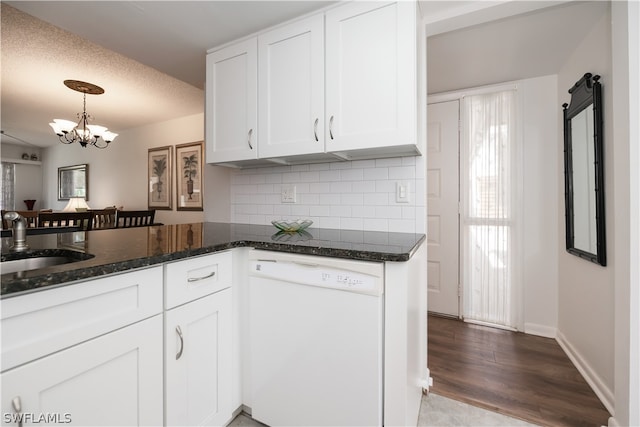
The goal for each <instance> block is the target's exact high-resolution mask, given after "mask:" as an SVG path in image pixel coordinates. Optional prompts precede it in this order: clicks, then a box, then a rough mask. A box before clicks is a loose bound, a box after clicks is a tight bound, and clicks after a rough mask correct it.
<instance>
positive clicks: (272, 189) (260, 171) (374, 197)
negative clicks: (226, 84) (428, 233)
mask: <svg viewBox="0 0 640 427" xmlns="http://www.w3.org/2000/svg"><path fill="white" fill-rule="evenodd" d="M397 182H406V183H408V184H409V191H410V201H409V203H397V202H396V196H395V192H396V183H397ZM424 183H425V168H424V157H422V156H418V157H396V158H388V159H377V160H358V161H346V162H333V163H319V164H310V165H295V166H275V167H266V168H253V169H242V170H234V171H233V172H232V174H231V209H232V210H231V220H232V221H233V222H238V223H247V224H271V221H272V220H274V219H298V218H309V219H311V220H313V221H314V225H313V226H314V227H318V228H341V229H348V230H372V231H396V232H405V233H424V232H425V223H426V214H425V185H424ZM286 185H295V187H296V193H297V200H296V203H294V204H291V203H282V202H281V192H282V188H283V186H286Z"/></svg>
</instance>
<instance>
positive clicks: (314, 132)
mask: <svg viewBox="0 0 640 427" xmlns="http://www.w3.org/2000/svg"><path fill="white" fill-rule="evenodd" d="M319 120H320V119H316V121H315V122H314V123H313V136H315V137H316V142H318V141H319V139H318V121H319Z"/></svg>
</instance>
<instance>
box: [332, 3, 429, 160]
mask: <svg viewBox="0 0 640 427" xmlns="http://www.w3.org/2000/svg"><path fill="white" fill-rule="evenodd" d="M415 7H416V6H415V3H414V2H408V1H398V2H394V3H386V4H384V3H377V2H352V3H349V4H347V5H345V6H341V7H337V8H335V9H333V10H330V11H328V12H327V14H326V44H327V45H326V117H327V124H326V135H327V138H326V149H327V151H331V152H336V151H337V152H339V151H342V150H352V149H361V148H375V147H387V146H396V145H406V144H415V143H416V141H415V135H416V99H417V98H416V10H415Z"/></svg>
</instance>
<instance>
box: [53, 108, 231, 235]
mask: <svg viewBox="0 0 640 427" xmlns="http://www.w3.org/2000/svg"><path fill="white" fill-rule="evenodd" d="M119 134H120V135H119V136H118V138H116V140H115V141H114V142H112V143H111V145H110V146H109V147H108V148H106V149H104V150H99V149H95V148H91V147H87V148H82V147H80V146H79V145H77V144H73V145H63V144H58V145H55V146H54V147H51V148H48V149H46V150H45V153H44V156H45V159H46V161H45V162H44V163H43V172H44V191H43V192H44V197H45V200H44V203H43V205H41V206H42V207H46V208H52V209H54V210H59V209H63V208H64V207H65V205H66V202H65V201H58V200H57V196H56V195H57V171H58V167H60V166H69V165H76V164H82V163H87V164H88V165H89V200H88V204H89V206H91V207H92V208H96V209H99V208H103V207H105V206H112V205H116V206H123V207H124V209H127V210H135V209H147V195H148V194H147V191H148V187H147V153H148V149H149V148H153V147H162V146H167V145H171V146H175V145H176V144H184V143H189V142H197V141H202V140H203V139H204V114H196V115H193V116H187V117H182V118H177V119H174V120H169V121H166V122H161V123H156V124H153V125H149V126H144V127H139V128H134V129H128V130H123V131H120V132H119ZM174 155H175V148H174ZM174 163H175V162H174ZM212 167H213V166H206V167H205V169H207V168H212ZM219 174H221V175H222V176H225V175H226V174H228V171H225V170H223V171H221V172H220V173H219ZM210 175H211V173H210V170H208V171H207V173H206V174H205V181H206V180H207V178H208V177H209V176H210ZM172 186H173V192H174V194H175V169H174V176H173V177H172ZM204 186H205V188H209V190H211V191H212V192H213V193H210V192H209V191H207V192H206V196H205V204H206V203H207V200H206V197H209V196H210V195H211V194H215V191H216V184H215V183H211V182H205V184H204ZM227 209H228V205H227ZM203 219H204V213H203V212H192V211H177V210H176V203H175V196H174V200H173V210H171V211H169V210H157V211H156V221H157V222H162V223H165V224H172V223H187V222H200V221H203Z"/></svg>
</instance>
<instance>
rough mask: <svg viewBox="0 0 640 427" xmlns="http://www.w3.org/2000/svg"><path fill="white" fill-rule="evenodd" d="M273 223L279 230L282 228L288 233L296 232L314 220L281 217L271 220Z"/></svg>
mask: <svg viewBox="0 0 640 427" xmlns="http://www.w3.org/2000/svg"><path fill="white" fill-rule="evenodd" d="M271 224H273V225H274V226H275V227H276V228H277V229H278V230H282V231H284V232H286V233H296V232H298V231H302V230H304V229H305V228H307V227H308V226H310V225H311V224H313V221H311V220H310V219H298V220H294V221H287V220H284V219H281V220H274V221H271Z"/></svg>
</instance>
